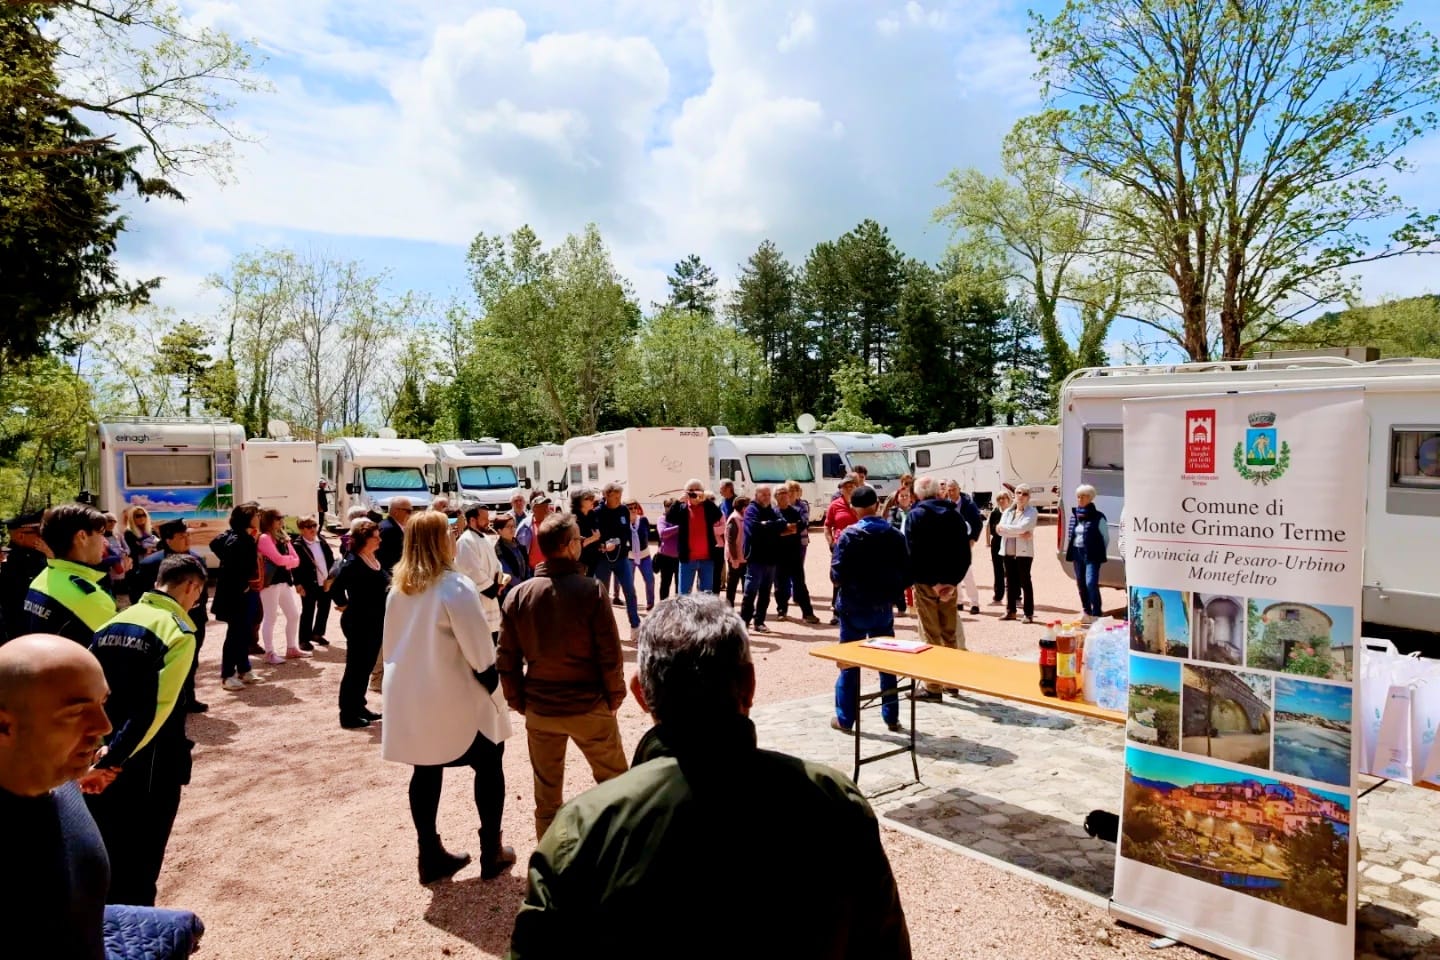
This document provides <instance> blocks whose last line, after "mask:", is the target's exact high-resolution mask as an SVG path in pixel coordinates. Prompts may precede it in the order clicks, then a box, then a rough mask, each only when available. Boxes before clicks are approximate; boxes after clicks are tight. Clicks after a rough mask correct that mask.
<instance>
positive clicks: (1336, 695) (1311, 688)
mask: <svg viewBox="0 0 1440 960" xmlns="http://www.w3.org/2000/svg"><path fill="white" fill-rule="evenodd" d="M1350 698H1351V693H1350V687H1348V686H1340V685H1338V684H1328V683H1310V682H1308V681H1305V680H1293V679H1291V678H1289V677H1276V678H1275V710H1276V712H1277V713H1309V714H1313V715H1314V716H1317V717H1324V718H1325V719H1326V720H1343V721H1345V722H1346V723H1349V722H1350Z"/></svg>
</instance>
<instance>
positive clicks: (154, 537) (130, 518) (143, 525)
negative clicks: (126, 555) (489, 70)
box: [120, 507, 160, 603]
mask: <svg viewBox="0 0 1440 960" xmlns="http://www.w3.org/2000/svg"><path fill="white" fill-rule="evenodd" d="M120 522H121V523H123V524H124V525H125V547H126V549H128V550H129V552H130V570H129V571H128V572H127V573H126V574H125V592H126V595H127V596H129V598H130V602H131V603H139V602H140V594H141V593H142V592H144V591H142V590H140V584H139V581H138V580H137V578H136V574H137V573H138V572H139V569H140V561H141V560H144V559H145V558H146V557H148V556H150V554H152V553H154V552H155V551H156V550H159V549H160V537H159V535H158V534H156V533H155V531H154V530H153V529H151V527H150V514H149V512H148V511H147V510H146V509H145V508H144V507H126V508H125V509H124V510H122V511H121V512H120Z"/></svg>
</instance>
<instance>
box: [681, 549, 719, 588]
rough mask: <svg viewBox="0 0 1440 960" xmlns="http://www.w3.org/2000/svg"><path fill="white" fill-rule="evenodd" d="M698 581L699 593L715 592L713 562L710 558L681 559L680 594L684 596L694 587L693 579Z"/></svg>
mask: <svg viewBox="0 0 1440 960" xmlns="http://www.w3.org/2000/svg"><path fill="white" fill-rule="evenodd" d="M696 580H699V581H700V592H701V593H714V592H715V564H713V563H711V562H710V558H709V557H706V558H705V559H704V560H695V561H690V560H681V561H680V595H681V596H684V595H685V594H687V593H689V592H690V591H692V590H694V589H695V581H696Z"/></svg>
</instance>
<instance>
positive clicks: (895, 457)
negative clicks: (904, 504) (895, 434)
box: [850, 450, 910, 480]
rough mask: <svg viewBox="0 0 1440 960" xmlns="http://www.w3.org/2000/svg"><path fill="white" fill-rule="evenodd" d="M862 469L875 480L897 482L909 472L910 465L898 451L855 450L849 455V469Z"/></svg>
mask: <svg viewBox="0 0 1440 960" xmlns="http://www.w3.org/2000/svg"><path fill="white" fill-rule="evenodd" d="M856 467H864V468H865V469H866V471H867V472H869V474H870V476H872V477H874V478H875V479H876V480H898V479H900V478H901V477H903V476H904V475H905V474H907V473H909V472H910V463H909V461H907V460H906V459H905V454H903V453H901V452H900V451H899V450H856V451H852V452H851V453H850V468H851V469H852V470H853V469H854V468H856Z"/></svg>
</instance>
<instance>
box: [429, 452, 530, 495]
mask: <svg viewBox="0 0 1440 960" xmlns="http://www.w3.org/2000/svg"><path fill="white" fill-rule="evenodd" d="M430 449H431V450H433V451H434V453H435V462H434V463H433V464H432V465H431V468H430V471H429V476H430V485H431V486H432V487H433V486H436V485H439V487H440V491H441V492H442V493H446V494H449V495H450V501H451V503H452V505H454V506H458V507H460V508H462V509H463V508H465V507H468V506H471V505H473V504H479V505H481V506H486V507H489V508H490V509H491V510H509V509H510V498H511V497H513V496H515V494H517V493H523V492H524V491H523V490H522V489H521V487H520V479H519V477H518V476H517V474H516V470H517V469H518V466H519V462H520V451H519V450H517V449H516V447H515V444H513V443H501V442H500V441H499V440H496V439H494V438H493V437H487V438H485V439H482V440H445V441H443V442H441V443H432V444H431V445H430Z"/></svg>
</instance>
